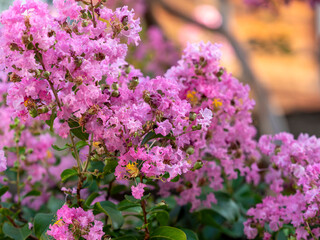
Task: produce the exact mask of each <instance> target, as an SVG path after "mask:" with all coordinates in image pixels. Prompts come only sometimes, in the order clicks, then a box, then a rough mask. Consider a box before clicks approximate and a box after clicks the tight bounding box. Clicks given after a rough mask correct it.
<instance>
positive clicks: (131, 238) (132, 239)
mask: <svg viewBox="0 0 320 240" xmlns="http://www.w3.org/2000/svg"><path fill="white" fill-rule="evenodd" d="M137 239H138V238H136V237H134V236H123V237H117V238H114V240H137Z"/></svg>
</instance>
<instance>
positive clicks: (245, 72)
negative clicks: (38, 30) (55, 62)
mask: <svg viewBox="0 0 320 240" xmlns="http://www.w3.org/2000/svg"><path fill="white" fill-rule="evenodd" d="M25 1H28V0H25ZM95 1H97V0H95ZM262 1H265V0H260V2H262ZM12 2H13V1H12V0H0V11H3V10H5V9H8V7H9V6H10V4H11V3H12ZM47 2H48V3H50V4H51V3H52V1H50V0H48V1H47ZM245 2H247V3H248V2H250V1H248V0H220V1H219V0H176V1H170V0H108V1H107V3H106V4H107V5H108V6H109V7H112V8H115V7H117V6H121V5H124V4H125V5H129V6H130V7H132V8H134V9H135V12H136V13H137V15H138V16H139V17H140V18H141V19H142V26H143V29H144V30H143V32H142V33H141V37H142V43H141V44H140V46H139V47H138V48H135V47H133V48H132V49H130V54H129V56H128V61H129V62H130V63H132V64H133V65H134V66H136V67H138V68H140V69H142V70H143V72H144V73H146V74H148V75H151V76H155V75H158V74H163V73H164V72H165V71H166V70H167V69H168V67H170V66H171V65H174V64H176V62H177V60H178V59H179V56H180V54H181V51H182V50H183V48H184V47H185V46H186V44H187V43H188V42H198V41H211V42H217V43H221V44H222V47H221V49H222V52H223V55H222V65H223V66H224V67H225V68H226V69H227V71H228V72H231V73H232V74H233V75H234V76H235V77H237V78H238V79H239V80H241V81H242V82H244V83H247V84H249V85H250V86H251V89H252V97H253V98H254V99H255V100H256V104H257V106H256V108H255V112H254V124H255V125H256V126H257V127H258V131H259V133H276V132H280V131H290V132H292V133H293V134H295V135H296V136H297V135H298V134H299V133H300V132H305V133H309V134H311V135H316V136H318V137H320V123H319V122H320V121H319V120H320V84H319V83H320V76H319V59H320V58H319V34H320V7H319V6H317V5H313V6H311V5H310V4H309V3H308V2H306V1H298V0H296V1H290V3H289V4H288V3H286V2H288V1H286V0H283V1H271V0H270V2H272V3H273V4H269V5H267V6H260V5H258V6H256V5H255V4H247V3H245ZM251 2H259V0H255V1H251Z"/></svg>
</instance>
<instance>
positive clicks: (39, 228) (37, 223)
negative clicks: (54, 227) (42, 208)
mask: <svg viewBox="0 0 320 240" xmlns="http://www.w3.org/2000/svg"><path fill="white" fill-rule="evenodd" d="M53 219H54V214H51V213H38V214H37V215H36V216H35V218H34V222H33V227H34V232H35V235H36V237H38V238H40V237H41V235H42V234H43V233H45V232H46V231H47V230H48V228H49V225H50V224H53Z"/></svg>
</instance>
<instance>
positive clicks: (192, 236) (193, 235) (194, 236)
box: [181, 228, 199, 240]
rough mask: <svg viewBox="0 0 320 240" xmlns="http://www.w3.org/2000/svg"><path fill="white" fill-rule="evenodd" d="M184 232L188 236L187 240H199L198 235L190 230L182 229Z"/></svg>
mask: <svg viewBox="0 0 320 240" xmlns="http://www.w3.org/2000/svg"><path fill="white" fill-rule="evenodd" d="M181 230H182V231H184V233H185V234H186V235H187V240H199V238H198V235H197V234H196V233H195V232H194V231H191V230H190V229H186V228H181Z"/></svg>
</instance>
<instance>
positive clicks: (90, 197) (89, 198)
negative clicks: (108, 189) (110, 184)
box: [85, 192, 100, 207]
mask: <svg viewBox="0 0 320 240" xmlns="http://www.w3.org/2000/svg"><path fill="white" fill-rule="evenodd" d="M98 196H100V194H99V193H97V192H94V193H91V194H90V196H89V197H88V198H87V200H86V201H85V205H87V206H88V207H89V206H90V205H91V203H92V202H93V200H94V199H96V197H98Z"/></svg>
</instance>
